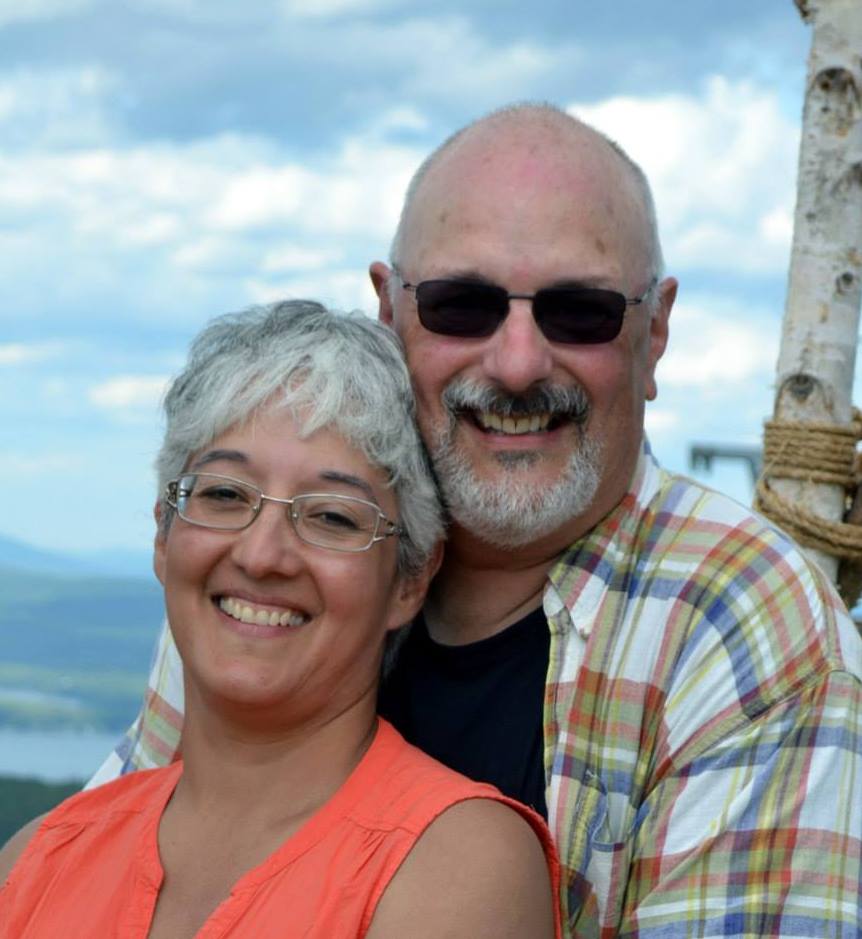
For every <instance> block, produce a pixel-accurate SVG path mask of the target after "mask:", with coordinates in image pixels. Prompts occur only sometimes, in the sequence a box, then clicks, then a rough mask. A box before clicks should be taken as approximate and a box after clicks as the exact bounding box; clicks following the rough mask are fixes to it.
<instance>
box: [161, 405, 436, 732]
mask: <svg viewBox="0 0 862 939" xmlns="http://www.w3.org/2000/svg"><path fill="white" fill-rule="evenodd" d="M187 471H188V472H194V471H198V472H201V473H214V474H220V475H225V476H231V477H233V478H235V479H240V480H243V481H245V482H249V483H251V484H252V485H254V486H256V487H257V488H258V489H260V490H262V491H263V492H264V493H266V495H269V496H274V497H276V498H282V499H285V498H292V497H293V496H296V495H299V494H301V493H307V492H327V493H335V494H339V495H343V496H355V497H358V498H360V499H365V500H368V501H371V502H374V503H376V504H377V505H378V506H379V507H380V509H381V511H382V512H383V513H384V514H385V515H386V516H387V517H388V518H390V519H392V520H393V521H397V520H398V506H397V505H396V501H395V498H394V496H393V494H392V492H391V490H390V489H389V488H388V487H387V486H386V477H385V474H384V473H383V472H382V471H381V470H380V469H379V468H377V467H374V466H372V465H371V464H370V463H369V462H368V460H367V459H366V458H365V456H364V455H363V454H362V453H361V452H360V451H359V450H357V449H355V448H354V447H352V446H351V445H350V444H348V443H347V442H346V441H345V440H344V439H343V438H341V437H340V436H338V435H337V434H336V433H334V432H333V431H330V430H325V429H324V430H320V431H318V432H316V433H314V434H313V435H311V436H310V437H307V438H305V439H303V438H301V437H300V436H299V434H298V428H297V424H296V422H295V420H294V418H293V416H292V415H291V413H290V412H289V411H287V410H285V409H280V408H279V409H276V408H266V409H264V410H262V411H258V412H257V413H256V414H255V415H253V417H252V419H251V420H249V421H248V422H246V423H244V424H242V425H241V426H235V427H233V428H231V429H230V430H228V431H226V432H225V433H224V434H222V435H221V436H219V437H218V438H216V439H215V440H213V441H212V443H211V444H210V445H209V446H208V447H206V448H204V449H203V450H202V451H200V452H198V453H195V454H193V456H192V458H191V460H190V461H189V466H188V470H187ZM287 511H288V510H287V507H286V506H283V505H278V504H275V503H271V502H264V504H263V506H262V508H261V510H260V513H259V514H258V516H257V518H256V519H255V521H254V522H253V523H252V524H251V525H250V526H249V527H248V528H246V529H244V530H242V531H217V530H213V529H209V528H202V527H198V526H195V525H191V524H189V523H188V522H186V521H184V520H183V519H181V518H178V517H176V516H175V517H174V519H173V521H172V523H171V526H170V528H169V530H168V532H167V534H166V535H159V536H158V537H157V539H156V548H155V570H156V574H157V576H158V578H159V580H160V581H161V582H162V585H163V586H164V590H165V603H166V607H167V612H168V618H169V620H170V624H171V630H172V632H173V635H174V638H175V640H176V644H177V647H178V649H179V651H180V654H181V656H182V658H183V663H184V667H185V674H186V682H187V693H188V694H189V699H190V701H191V700H194V698H195V692H198V694H199V696H202V697H203V698H205V699H206V701H207V702H208V705H209V706H211V707H212V706H215V707H222V708H224V707H227V708H229V709H230V708H233V709H236V708H237V707H239V708H240V709H241V710H242V712H243V713H245V714H247V715H249V716H251V715H254V719H255V720H256V721H257V720H261V719H267V718H266V715H270V716H271V718H272V720H274V721H276V722H282V721H283V722H285V723H287V724H290V725H295V724H296V723H297V722H303V721H316V720H319V719H326V717H327V716H328V715H331V714H332V715H334V714H340V713H342V712H343V711H344V710H345V709H346V708H348V707H350V706H352V705H353V704H356V703H358V702H359V701H361V700H368V699H369V697H368V696H370V698H373V696H374V694H375V693H376V685H377V676H378V673H379V666H380V658H381V654H382V647H383V640H384V637H385V634H386V632H387V630H390V629H394V628H396V627H398V626H400V625H402V624H403V623H405V622H407V621H408V620H409V619H411V618H412V616H413V615H415V613H416V611H417V610H418V607H419V605H420V604H421V600H422V596H423V594H424V590H425V587H426V586H427V582H426V579H419V580H416V581H414V580H410V581H406V580H404V579H402V578H401V577H400V576H399V575H398V573H397V571H396V554H397V548H398V545H397V540H398V539H397V536H396V537H391V538H386V539H385V540H383V541H381V542H378V543H376V544H373V545H372V546H371V547H370V548H369V549H368V550H367V551H363V552H359V553H345V552H340V551H335V550H332V549H327V548H323V547H318V546H316V545H311V544H307V543H305V542H304V541H301V540H300V539H299V538H298V536H297V535H296V532H295V531H294V530H293V528H292V527H291V524H290V521H289V519H288V516H287ZM249 619H251V620H253V622H248V620H249ZM264 621H265V622H266V625H261V623H262V622H264ZM270 623H273V625H270Z"/></svg>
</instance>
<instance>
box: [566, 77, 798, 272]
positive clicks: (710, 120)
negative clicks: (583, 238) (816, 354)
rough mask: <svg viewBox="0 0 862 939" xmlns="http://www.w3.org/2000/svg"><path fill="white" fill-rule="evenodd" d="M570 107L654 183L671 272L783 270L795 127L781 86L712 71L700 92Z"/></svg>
mask: <svg viewBox="0 0 862 939" xmlns="http://www.w3.org/2000/svg"><path fill="white" fill-rule="evenodd" d="M569 110H570V112H571V113H573V114H577V115H578V116H580V117H581V118H583V119H584V120H586V121H587V122H589V123H591V124H594V125H595V126H596V127H598V128H599V129H601V130H603V131H604V132H605V133H607V134H608V135H609V136H610V137H612V138H613V139H615V140H617V141H618V142H619V143H620V144H621V145H622V146H623V147H624V148H625V149H626V150H627V151H628V153H629V154H630V155H631V156H632V157H633V158H634V159H636V160H637V161H638V162H639V163H640V164H641V166H642V167H643V169H644V171H645V172H646V174H647V176H648V177H649V179H650V182H651V183H652V186H653V190H654V193H655V197H656V203H657V205H658V211H659V223H660V227H661V230H662V235H663V242H664V247H665V254H666V256H667V260H668V266H669V267H670V268H671V269H679V268H680V267H700V268H708V269H716V270H733V271H742V272H766V273H778V272H783V271H784V270H786V268H787V264H788V260H789V248H790V239H791V236H792V212H793V206H794V203H795V176H796V163H797V154H798V147H799V126H798V124H797V123H795V122H791V121H790V120H788V119H787V118H786V117H785V116H784V115H783V113H782V110H781V107H780V103H779V98H778V95H777V93H775V92H774V91H772V90H770V89H764V88H762V87H760V86H758V85H756V84H754V83H752V82H750V81H744V80H740V81H730V80H728V79H726V78H723V77H720V76H714V77H712V78H710V79H709V80H708V81H706V82H705V84H704V85H703V87H702V88H701V90H700V92H699V93H698V94H692V95H684V94H670V95H662V96H656V97H646V96H644V97H633V96H630V97H617V98H610V99H608V100H606V101H603V102H600V103H598V104H592V105H586V104H572V105H571V106H570V107H569Z"/></svg>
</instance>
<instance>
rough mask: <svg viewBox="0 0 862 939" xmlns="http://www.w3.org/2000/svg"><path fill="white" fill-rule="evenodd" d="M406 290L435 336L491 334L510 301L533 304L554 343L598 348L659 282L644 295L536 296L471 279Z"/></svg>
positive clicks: (551, 291)
mask: <svg viewBox="0 0 862 939" xmlns="http://www.w3.org/2000/svg"><path fill="white" fill-rule="evenodd" d="M401 283H402V286H403V287H404V289H405V290H409V291H412V292H413V293H415V294H416V309H417V311H418V313H419V322H420V323H421V324H422V325H423V326H424V327H425V328H426V329H428V330H430V331H431V332H432V333H441V334H442V335H444V336H461V337H464V338H468V339H479V338H482V337H484V336H490V335H492V334H493V333H494V332H495V331H496V329H497V327H498V326H499V325H500V323H502V322H503V320H504V319H505V318H506V316H507V315H508V312H509V301H510V300H532V301H533V316H534V317H535V320H536V323H537V325H538V327H539V329H540V330H541V331H542V334H543V335H544V336H545V338H546V339H549V340H550V341H551V342H567V343H579V344H584V345H595V344H597V343H601V342H610V341H611V340H612V339H616V337H617V336H618V335H619V334H620V330H621V329H622V326H623V318H624V316H625V312H626V308H627V307H630V306H636V305H637V304H639V303H643V301H644V299H645V298H646V296H647V294H648V293H649V292H650V290H652V288H653V287H654V286H655V284H656V283H657V280H656V279H655V278H653V280H652V281H651V282H650V285H649V286H648V287H647V289H646V290H645V291H644V292H643V294H641V296H639V297H626V296H625V295H624V294H621V293H618V292H617V291H616V290H603V289H601V288H599V287H544V288H542V289H541V290H537V291H536V292H535V293H533V294H528V293H509V292H508V291H507V290H506V289H505V288H504V287H498V286H496V285H495V284H483V283H480V282H478V281H469V280H423V281H422V282H421V283H418V284H409V283H407V282H406V281H403V280H402V282H401Z"/></svg>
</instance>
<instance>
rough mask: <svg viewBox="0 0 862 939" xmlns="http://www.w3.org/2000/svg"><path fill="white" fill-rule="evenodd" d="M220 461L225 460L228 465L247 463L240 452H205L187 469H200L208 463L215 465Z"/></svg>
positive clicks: (246, 458)
mask: <svg viewBox="0 0 862 939" xmlns="http://www.w3.org/2000/svg"><path fill="white" fill-rule="evenodd" d="M221 460H227V461H228V462H230V463H242V464H247V463H248V457H247V456H246V454H245V453H243V452H242V450H207V452H206V453H202V454H201V455H200V456H199V457H198V458H197V459H196V460H195V461H194V463H192V465H191V466H190V467H189V469H200V468H201V467H202V466H207V465H208V464H209V463H217V462H220V461H221Z"/></svg>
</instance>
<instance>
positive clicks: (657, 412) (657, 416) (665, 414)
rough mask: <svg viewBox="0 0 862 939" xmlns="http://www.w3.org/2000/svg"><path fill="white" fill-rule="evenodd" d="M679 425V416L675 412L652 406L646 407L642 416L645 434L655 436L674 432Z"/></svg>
mask: <svg viewBox="0 0 862 939" xmlns="http://www.w3.org/2000/svg"><path fill="white" fill-rule="evenodd" d="M679 424H680V416H679V414H678V413H677V412H676V411H671V410H668V409H667V408H659V407H656V406H654V405H649V404H648V405H647V408H646V412H645V414H644V426H645V427H646V430H647V433H648V434H650V435H656V434H660V433H666V432H667V431H672V430H676V429H677V428H678V427H679Z"/></svg>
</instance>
